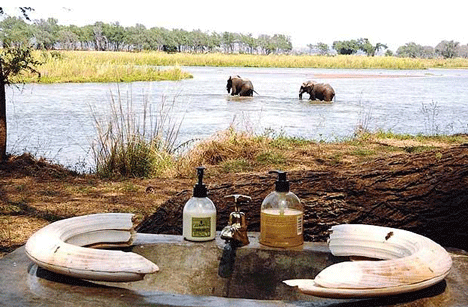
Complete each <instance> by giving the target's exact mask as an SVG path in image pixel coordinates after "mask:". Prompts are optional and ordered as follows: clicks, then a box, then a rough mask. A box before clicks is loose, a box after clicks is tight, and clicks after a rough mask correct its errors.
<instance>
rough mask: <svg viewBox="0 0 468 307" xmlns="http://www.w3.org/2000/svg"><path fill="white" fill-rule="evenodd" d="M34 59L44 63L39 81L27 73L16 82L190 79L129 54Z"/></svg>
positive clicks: (66, 54) (63, 54)
mask: <svg viewBox="0 0 468 307" xmlns="http://www.w3.org/2000/svg"><path fill="white" fill-rule="evenodd" d="M35 56H36V58H38V59H39V60H40V61H41V62H42V63H43V64H42V65H40V66H39V67H38V71H39V72H40V73H41V77H40V78H37V76H36V75H33V74H28V73H26V74H23V75H20V76H18V77H17V78H16V79H15V80H14V81H15V82H26V83H28V82H40V83H66V82H73V83H83V82H133V81H160V80H182V79H187V78H192V77H193V76H192V75H191V74H189V73H187V72H184V71H182V70H181V69H180V68H179V67H177V66H176V67H172V68H170V67H167V68H161V67H155V66H153V65H151V64H148V63H144V62H142V61H141V60H138V56H134V54H132V53H124V52H122V53H116V52H114V53H113V52H92V51H89V52H74V51H68V52H65V51H63V52H57V51H55V52H42V53H40V52H36V53H35ZM171 66H174V65H171Z"/></svg>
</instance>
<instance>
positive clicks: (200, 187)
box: [193, 166, 208, 197]
mask: <svg viewBox="0 0 468 307" xmlns="http://www.w3.org/2000/svg"><path fill="white" fill-rule="evenodd" d="M204 170H205V168H204V167H203V166H200V167H197V176H198V182H197V184H196V185H195V186H194V187H193V196H194V197H206V196H207V195H208V190H207V188H206V186H205V185H204V184H203V171H204Z"/></svg>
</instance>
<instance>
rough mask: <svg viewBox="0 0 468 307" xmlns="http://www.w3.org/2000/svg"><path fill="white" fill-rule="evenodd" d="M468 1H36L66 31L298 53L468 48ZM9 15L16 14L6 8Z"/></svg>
mask: <svg viewBox="0 0 468 307" xmlns="http://www.w3.org/2000/svg"><path fill="white" fill-rule="evenodd" d="M465 3H466V2H465V1H460V0H458V1H454V0H444V1H427V0H426V1H419V0H418V1H413V0H404V1H403V0H392V1H385V2H384V1H376V0H373V1H368V0H320V1H316V0H282V1H278V0H277V1H274V0H269V1H264V0H260V1H257V0H249V1H245V0H237V1H231V2H229V1H222V0H198V1H195V0H190V1H186V0H168V1H159V0H152V1H141V0H131V1H99V0H95V1H89V0H82V1H80V0H78V1H77V0H75V1H65V0H64V1H38V2H37V3H34V4H33V5H32V7H33V8H34V9H35V11H34V12H33V13H31V18H32V19H47V18H49V17H53V18H56V19H57V20H58V22H59V24H61V25H70V24H73V25H77V26H84V25H89V24H94V22H96V21H102V22H105V23H115V22H119V23H120V24H121V25H122V26H134V25H135V24H137V23H138V24H143V25H145V26H146V27H147V28H151V27H164V28H167V29H175V28H178V29H184V30H187V31H191V30H196V29H200V30H202V31H204V32H212V31H216V32H224V31H228V32H237V33H243V34H249V33H251V34H252V35H253V36H254V37H257V36H258V35H259V34H268V35H273V34H284V35H287V36H289V37H290V38H291V42H292V44H293V47H294V48H300V47H306V46H307V45H308V44H317V43H319V42H322V43H326V44H328V45H329V46H330V47H331V45H332V43H333V41H336V40H351V39H358V38H368V39H369V40H370V42H371V43H372V44H374V45H375V44H376V43H383V44H386V45H387V46H388V47H389V49H391V50H393V51H396V49H397V48H398V47H399V46H403V45H405V44H406V43H409V42H415V43H417V44H420V45H423V46H432V47H435V46H436V45H437V44H438V43H439V42H441V41H442V40H455V41H458V42H460V44H462V45H466V44H468V31H467V24H466V18H467V17H466V16H467V15H466V12H467V10H466V6H467V4H465ZM5 11H7V13H9V12H10V11H11V9H10V10H7V9H5Z"/></svg>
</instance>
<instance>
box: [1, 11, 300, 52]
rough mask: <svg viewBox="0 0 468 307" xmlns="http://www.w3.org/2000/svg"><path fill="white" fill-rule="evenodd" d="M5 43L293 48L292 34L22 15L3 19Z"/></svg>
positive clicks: (238, 49) (246, 49)
mask: <svg viewBox="0 0 468 307" xmlns="http://www.w3.org/2000/svg"><path fill="white" fill-rule="evenodd" d="M0 41H1V43H2V45H10V46H12V45H22V44H30V45H32V46H33V47H34V48H36V49H46V50H52V49H66V50H99V51H142V50H160V51H168V52H200V53H202V52H213V51H218V52H226V53H232V52H237V53H258V54H270V53H287V52H289V51H291V50H292V43H291V39H290V37H288V36H286V35H283V34H274V35H273V36H270V35H266V34H263V35H259V36H258V37H253V36H252V34H241V33H232V32H223V33H217V32H211V33H208V32H203V31H201V30H193V31H186V30H182V29H173V30H168V29H165V28H160V27H154V28H150V29H147V28H146V27H145V26H144V25H141V24H136V25H135V26H132V27H123V26H121V25H120V24H119V23H118V22H116V23H111V24H107V23H104V22H96V23H95V24H93V25H87V26H83V27H78V26H74V25H70V26H63V25H59V24H58V20H57V19H55V18H48V19H47V20H43V19H41V20H35V21H33V22H32V23H27V22H25V20H23V19H22V18H17V17H11V16H9V17H6V18H4V19H3V20H2V21H1V22H0Z"/></svg>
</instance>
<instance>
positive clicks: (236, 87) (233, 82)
mask: <svg viewBox="0 0 468 307" xmlns="http://www.w3.org/2000/svg"><path fill="white" fill-rule="evenodd" d="M226 89H227V91H228V93H229V92H231V95H232V96H234V95H239V96H253V93H254V92H255V90H254V87H253V84H252V82H250V80H249V79H245V78H241V77H240V76H230V77H229V79H228V80H227V85H226ZM255 93H257V92H255ZM257 94H258V93H257Z"/></svg>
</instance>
